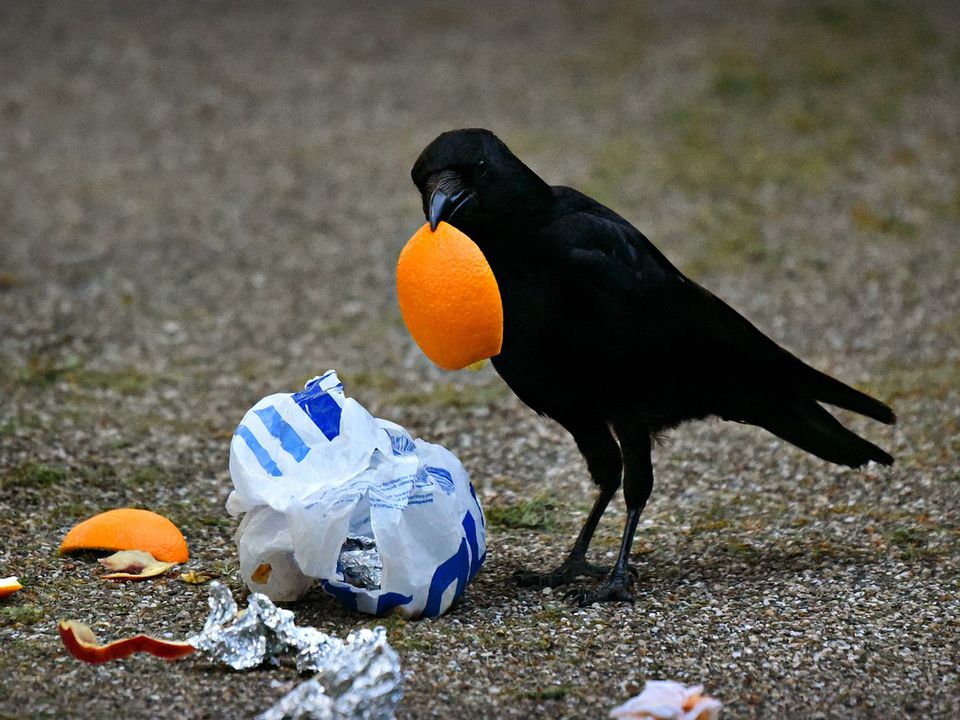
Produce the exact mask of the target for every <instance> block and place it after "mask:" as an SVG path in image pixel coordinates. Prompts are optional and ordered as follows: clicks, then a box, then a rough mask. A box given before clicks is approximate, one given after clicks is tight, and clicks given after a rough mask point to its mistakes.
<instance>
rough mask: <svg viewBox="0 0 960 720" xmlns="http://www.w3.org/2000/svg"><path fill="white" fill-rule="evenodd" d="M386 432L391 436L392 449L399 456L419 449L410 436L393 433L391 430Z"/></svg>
mask: <svg viewBox="0 0 960 720" xmlns="http://www.w3.org/2000/svg"><path fill="white" fill-rule="evenodd" d="M386 432H387V435H389V436H390V449H391V450H392V451H393V454H394V455H396V456H397V457H399V456H401V455H410V454H412V453H414V452H416V451H417V446H416V445H415V444H414V443H413V440H411V439H410V438H408V437H407V436H406V435H399V434H397V433H392V432H390V431H389V430H387V431H386Z"/></svg>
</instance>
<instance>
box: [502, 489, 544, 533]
mask: <svg viewBox="0 0 960 720" xmlns="http://www.w3.org/2000/svg"><path fill="white" fill-rule="evenodd" d="M484 514H485V515H486V517H487V522H488V523H489V524H491V525H494V526H498V527H504V528H510V529H512V530H518V529H528V530H544V531H547V532H552V531H554V530H556V529H557V524H558V523H557V498H556V497H555V496H554V495H553V494H552V493H549V492H542V493H538V494H537V495H535V496H534V497H532V498H530V499H529V500H522V501H520V502H518V503H515V504H512V505H499V504H493V505H490V506H488V507H487V508H486V509H485V510H484Z"/></svg>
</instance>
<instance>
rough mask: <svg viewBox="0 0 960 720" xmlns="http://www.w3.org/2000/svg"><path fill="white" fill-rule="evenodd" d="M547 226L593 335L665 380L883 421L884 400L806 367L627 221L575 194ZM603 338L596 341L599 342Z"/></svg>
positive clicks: (885, 413)
mask: <svg viewBox="0 0 960 720" xmlns="http://www.w3.org/2000/svg"><path fill="white" fill-rule="evenodd" d="M573 200H574V201H573V202H572V203H570V205H571V208H570V209H571V211H570V212H567V213H565V214H562V215H560V216H559V217H557V218H556V219H555V220H554V222H553V223H551V225H550V226H549V227H548V228H546V233H547V236H548V238H549V242H551V244H553V245H554V253H555V256H558V257H562V258H563V260H562V262H563V263H564V264H565V265H566V272H564V275H565V276H566V277H568V278H570V279H571V280H569V282H571V283H574V284H575V285H576V287H575V288H574V289H573V295H574V296H575V297H578V298H580V299H581V300H582V299H587V298H588V299H589V300H588V302H589V304H592V305H593V306H594V307H595V309H596V312H595V313H593V316H594V317H595V318H597V324H596V332H597V334H598V335H599V334H603V335H604V336H605V337H606V338H607V342H608V343H609V342H610V341H614V342H615V343H616V345H617V346H618V347H620V348H621V349H622V350H623V351H624V352H626V353H628V354H630V355H634V356H635V357H637V358H641V357H642V358H643V360H642V362H643V366H644V367H645V368H646V369H647V370H648V371H650V372H653V373H657V374H659V375H661V376H665V377H669V376H677V377H689V378H697V379H698V380H699V381H700V382H703V383H704V384H705V385H709V386H710V387H714V388H723V387H727V388H729V390H730V392H731V394H733V395H735V394H736V393H737V392H739V391H741V390H743V389H745V388H749V389H750V391H751V393H752V392H757V391H759V392H765V391H769V392H771V393H772V394H777V395H779V394H782V392H783V388H785V387H788V388H790V389H791V391H792V392H796V393H797V394H799V395H803V396H807V397H810V398H812V399H816V400H820V401H823V402H828V403H831V404H834V405H838V406H840V407H845V408H848V409H851V410H854V411H856V412H859V413H862V414H864V415H867V416H869V417H873V418H875V419H877V420H880V421H882V422H892V420H893V414H892V412H890V410H889V408H887V407H886V406H885V405H883V404H882V403H879V402H878V401H876V400H874V399H873V398H870V397H869V396H867V395H865V394H863V393H861V392H859V391H857V390H854V389H853V388H850V387H848V386H847V385H845V384H843V383H841V382H840V381H838V380H835V379H833V378H831V377H829V376H828V375H825V374H823V373H821V372H819V371H817V370H815V369H814V368H812V367H810V366H808V365H806V364H805V363H804V362H803V361H801V360H800V359H799V358H797V357H795V356H794V355H792V354H791V353H789V352H788V351H787V350H785V349H783V348H782V347H780V346H779V345H777V343H775V342H774V341H773V340H771V339H770V338H768V337H767V336H766V335H764V334H763V333H762V332H761V331H760V330H758V329H757V328H756V327H755V326H754V325H753V324H752V323H751V322H750V321H749V320H747V319H746V318H745V317H743V316H742V315H741V314H740V313H738V312H737V311H736V310H734V309H733V308H732V307H730V306H729V305H727V304H726V303H725V302H723V301H722V300H720V299H719V298H718V297H716V296H715V295H713V294H712V293H710V292H709V291H708V290H706V289H705V288H703V287H701V286H700V285H698V284H696V283H695V282H693V281H692V280H690V279H689V278H687V277H685V276H684V275H683V274H682V273H681V272H680V271H679V270H677V269H676V268H675V267H674V266H673V265H672V264H671V263H670V262H669V261H668V260H667V259H666V257H664V256H663V254H662V253H660V251H659V250H657V249H656V248H655V247H654V246H653V244H652V243H651V242H650V241H649V240H648V239H647V238H646V237H645V236H644V235H643V234H642V233H641V232H640V231H639V230H637V229H636V228H634V227H633V226H632V225H630V223H628V222H627V221H626V220H624V219H623V218H621V217H620V216H618V215H616V214H615V213H613V212H612V211H610V210H608V209H607V208H605V207H603V206H602V205H599V204H598V203H595V202H594V201H592V200H590V199H589V198H586V197H585V196H582V195H580V194H579V193H576V195H575V196H574V198H573ZM601 340H602V338H600V337H597V342H601Z"/></svg>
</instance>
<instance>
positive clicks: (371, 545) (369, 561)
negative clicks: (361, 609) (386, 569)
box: [337, 535, 383, 590]
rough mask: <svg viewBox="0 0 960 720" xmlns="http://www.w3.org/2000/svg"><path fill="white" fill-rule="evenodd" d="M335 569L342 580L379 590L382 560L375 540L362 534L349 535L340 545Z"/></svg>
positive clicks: (355, 585)
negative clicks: (339, 573)
mask: <svg viewBox="0 0 960 720" xmlns="http://www.w3.org/2000/svg"><path fill="white" fill-rule="evenodd" d="M337 570H339V571H340V572H341V573H342V574H343V580H344V582H348V583H350V584H351V585H353V586H354V587H359V588H366V589H367V590H379V589H380V581H381V579H382V578H383V561H382V560H380V553H379V552H378V551H377V542H376V540H374V539H373V538H369V537H364V536H362V535H349V536H347V539H346V540H344V542H343V545H342V546H341V547H340V558H339V562H338V563H337Z"/></svg>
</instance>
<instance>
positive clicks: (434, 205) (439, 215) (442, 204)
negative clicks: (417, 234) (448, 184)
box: [428, 188, 468, 231]
mask: <svg viewBox="0 0 960 720" xmlns="http://www.w3.org/2000/svg"><path fill="white" fill-rule="evenodd" d="M467 198H468V193H467V191H466V190H463V189H460V190H456V191H455V192H453V193H452V194H451V193H448V192H446V191H445V190H442V189H440V188H437V189H436V190H434V191H433V193H432V194H431V195H430V210H429V216H428V219H429V220H430V230H431V231H436V229H437V225H439V224H440V223H441V222H442V221H444V220H449V219H450V218H451V217H453V214H454V213H455V212H456V211H457V210H459V209H460V206H461V205H463V202H464V201H465V200H466V199H467Z"/></svg>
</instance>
